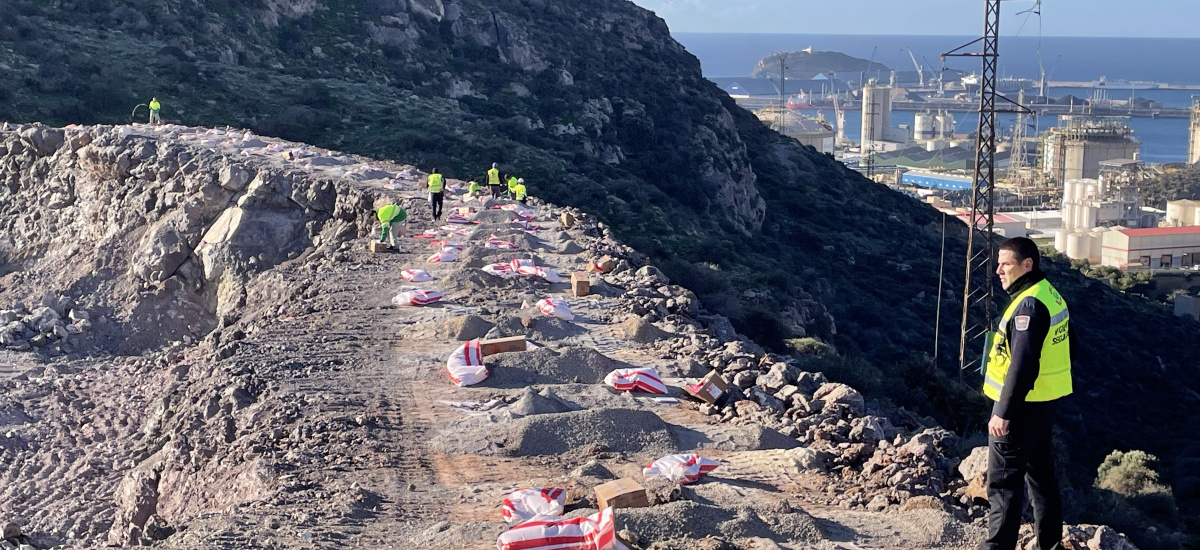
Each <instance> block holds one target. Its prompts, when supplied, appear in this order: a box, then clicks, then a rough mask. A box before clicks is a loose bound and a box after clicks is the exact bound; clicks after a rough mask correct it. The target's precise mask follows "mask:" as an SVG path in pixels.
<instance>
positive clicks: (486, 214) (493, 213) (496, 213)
mask: <svg viewBox="0 0 1200 550" xmlns="http://www.w3.org/2000/svg"><path fill="white" fill-rule="evenodd" d="M515 219H517V215H516V214H515V213H513V212H512V211H510V210H500V209H496V210H491V209H488V210H481V211H479V213H477V214H475V218H474V221H477V222H479V223H481V224H489V223H512V221H513V220H515Z"/></svg>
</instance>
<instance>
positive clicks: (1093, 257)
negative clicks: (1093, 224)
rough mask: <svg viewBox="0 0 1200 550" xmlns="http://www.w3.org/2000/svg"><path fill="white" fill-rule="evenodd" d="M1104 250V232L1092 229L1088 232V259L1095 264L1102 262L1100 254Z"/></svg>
mask: <svg viewBox="0 0 1200 550" xmlns="http://www.w3.org/2000/svg"><path fill="white" fill-rule="evenodd" d="M1103 252H1104V232H1103V231H1092V232H1091V233H1088V261H1089V262H1091V263H1093V264H1098V263H1100V255H1101V254H1102V253H1103Z"/></svg>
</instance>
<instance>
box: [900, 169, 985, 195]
mask: <svg viewBox="0 0 1200 550" xmlns="http://www.w3.org/2000/svg"><path fill="white" fill-rule="evenodd" d="M900 181H902V182H903V183H904V184H905V185H911V186H914V187H924V188H926V189H944V190H946V191H968V190H970V189H971V177H970V176H955V175H951V174H934V173H930V172H906V173H905V174H904V175H903V176H901V178H900Z"/></svg>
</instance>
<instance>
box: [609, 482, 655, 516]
mask: <svg viewBox="0 0 1200 550" xmlns="http://www.w3.org/2000/svg"><path fill="white" fill-rule="evenodd" d="M596 503H597V505H599V506H600V509H601V510H604V509H605V508H646V507H648V506H650V501H649V500H648V499H647V498H646V490H645V489H643V488H642V486H641V485H638V482H636V481H634V480H633V478H629V477H623V478H621V479H618V480H616V481H610V482H608V483H605V484H603V485H597V486H596Z"/></svg>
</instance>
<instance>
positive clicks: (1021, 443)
mask: <svg viewBox="0 0 1200 550" xmlns="http://www.w3.org/2000/svg"><path fill="white" fill-rule="evenodd" d="M1040 263H1041V258H1040V256H1039V254H1038V249H1037V245H1035V244H1034V243H1033V241H1031V240H1029V239H1027V238H1025V237H1014V238H1012V239H1008V240H1007V241H1004V243H1003V244H1001V245H1000V253H999V259H998V266H997V268H996V274H997V275H999V276H1000V283H1001V285H1002V286H1003V287H1004V290H1006V291H1007V292H1008V294H1009V296H1012V303H1010V304H1009V305H1008V309H1006V310H1005V311H1004V316H1003V317H1002V318H1001V319H1000V327H999V331H998V332H996V333H994V335H993V336H994V338H993V342H992V345H991V348H990V350H989V351H988V356H987V359H986V360H987V364H986V366H987V370H986V374H985V377H984V381H983V384H984V385H983V393H984V394H985V395H987V396H988V397H989V398H991V399H992V400H993V401H995V405H994V406H993V407H992V417H991V420H990V421H989V422H988V472H987V497H988V503H989V507H990V510H989V512H988V536H987V538H986V539H985V540H984V541H983V542H981V543H980V544H979V549H980V550H1013V549H1014V548H1016V546H1017V537H1018V532H1019V530H1020V527H1021V511H1022V509H1023V508H1024V501H1023V498H1024V496H1025V491H1024V490H1025V488H1026V487H1028V489H1029V500H1030V504H1032V505H1033V522H1034V533H1035V534H1036V537H1037V546H1035V547H1034V548H1037V549H1039V550H1061V549H1062V523H1063V517H1062V497H1061V495H1060V494H1059V492H1058V480H1057V479H1056V478H1055V475H1054V454H1053V448H1052V446H1051V443H1050V429H1051V426H1052V425H1053V424H1054V417H1055V413H1056V409H1057V407H1058V402H1059V400H1060V399H1062V398H1063V397H1066V396H1068V395H1070V394H1071V335H1070V329H1069V323H1068V321H1069V319H1070V317H1069V314H1068V312H1067V303H1066V301H1064V300H1063V298H1062V295H1060V294H1059V293H1058V290H1056V289H1055V288H1054V286H1053V285H1051V284H1050V281H1048V280H1046V275H1045V274H1044V273H1042V270H1041V267H1040Z"/></svg>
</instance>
